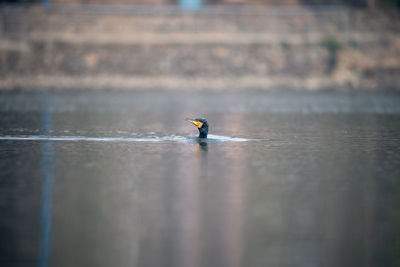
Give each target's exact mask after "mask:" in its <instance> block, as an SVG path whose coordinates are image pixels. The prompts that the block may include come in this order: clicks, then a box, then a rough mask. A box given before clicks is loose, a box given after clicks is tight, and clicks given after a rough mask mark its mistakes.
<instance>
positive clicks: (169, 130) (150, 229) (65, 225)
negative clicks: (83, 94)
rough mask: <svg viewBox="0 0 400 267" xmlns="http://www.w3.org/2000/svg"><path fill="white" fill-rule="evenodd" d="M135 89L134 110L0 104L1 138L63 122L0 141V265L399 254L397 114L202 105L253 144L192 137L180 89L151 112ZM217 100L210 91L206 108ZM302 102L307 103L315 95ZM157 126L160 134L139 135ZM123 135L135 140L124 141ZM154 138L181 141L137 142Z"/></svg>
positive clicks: (381, 258)
mask: <svg viewBox="0 0 400 267" xmlns="http://www.w3.org/2000/svg"><path fill="white" fill-rule="evenodd" d="M97 97H99V96H97ZM142 97H144V100H143V99H141V96H138V95H134V96H132V99H133V100H132V101H133V102H134V103H135V105H133V106H132V105H131V103H130V102H129V103H126V104H123V103H124V102H122V104H121V103H120V102H118V101H122V100H118V101H117V102H116V103H117V104H118V105H117V104H116V103H115V102H113V101H116V100H115V99H114V100H113V99H111V100H110V99H108V98H105V99H103V100H102V101H104V102H105V103H108V102H107V101H111V103H114V104H109V105H103V106H106V107H107V106H108V107H109V109H108V110H106V111H99V110H97V108H98V106H97V105H98V102H96V101H95V102H94V103H92V102H90V101H88V102H87V103H89V104H87V106H86V107H80V108H76V109H72V110H68V111H65V110H66V109H65V106H64V104H63V105H56V106H54V110H51V109H50V110H48V109H45V108H44V107H46V106H45V105H43V109H41V110H40V113H37V112H32V110H29V109H28V111H26V110H24V109H21V110H20V111H18V112H14V111H9V110H8V111H4V110H3V111H1V107H0V112H1V113H0V115H1V116H0V130H1V135H2V136H3V137H4V136H5V135H8V136H11V137H13V136H17V135H18V136H22V135H24V136H28V135H29V136H31V137H35V136H36V137H38V136H41V134H46V133H50V134H51V136H50V137H55V136H60V135H61V134H62V133H63V132H64V131H65V130H68V131H70V132H68V134H69V135H70V137H67V138H64V139H62V140H57V139H51V138H47V139H46V137H45V136H44V138H43V139H33V138H31V139H29V140H18V139H11V138H9V139H6V138H4V139H1V140H0V148H1V149H0V164H1V167H2V168H0V174H1V175H0V178H1V179H0V182H1V183H2V184H1V185H2V188H1V190H2V194H1V195H0V200H1V201H0V205H2V206H0V207H1V208H2V214H5V216H1V217H0V225H2V226H4V227H1V228H0V231H1V230H2V229H7V231H3V232H2V236H4V237H5V238H4V239H6V238H9V239H12V240H13V242H12V243H10V244H11V245H8V243H9V242H7V243H6V242H5V241H2V242H1V243H0V244H1V246H0V259H1V260H3V262H6V261H5V260H4V259H8V261H7V264H8V266H13V265H14V266H15V265H18V259H21V258H25V259H33V260H32V261H33V262H34V263H35V264H33V265H37V264H36V261H38V262H39V265H42V266H43V264H44V263H45V262H46V260H45V259H46V257H47V262H48V265H49V266H61V267H62V266H78V267H79V266H114V265H117V266H174V267H179V266H181V267H185V266H229V267H231V266H232V267H239V266H255V267H257V266H381V265H385V266H390V265H393V263H396V262H398V260H399V255H398V253H397V252H396V251H395V250H390V249H387V248H388V247H394V245H395V238H394V237H396V236H398V234H399V230H398V222H399V217H398V216H397V213H396V211H397V210H398V202H397V200H398V196H399V195H400V185H399V183H398V182H397V180H398V177H399V171H398V170H400V165H399V155H398V151H399V143H400V140H399V135H398V132H399V130H400V121H399V119H398V115H396V114H376V113H374V112H372V113H361V114H360V113H341V114H337V113H313V114H301V115H298V114H297V113H289V114H288V113H286V112H284V113H278V114H276V113H264V111H262V112H259V108H260V107H259V106H257V107H254V108H253V106H252V105H250V104H249V105H248V106H246V108H245V109H244V110H245V111H246V112H242V111H241V112H226V110H227V109H224V107H226V108H229V107H231V106H232V105H233V104H234V103H235V101H233V100H232V101H227V102H221V103H220V105H215V103H213V104H209V105H207V104H205V105H206V106H202V108H203V109H204V108H205V107H206V110H208V112H209V114H205V115H204V116H205V117H207V118H212V119H210V121H211V122H212V126H213V127H212V128H211V131H212V134H215V135H216V136H217V138H214V139H216V140H218V138H219V137H218V136H225V137H227V136H229V137H237V138H239V137H243V136H245V137H254V138H257V139H258V140H257V141H246V142H244V141H243V142H242V141H241V142H239V141H238V140H236V139H235V140H236V141H237V142H236V141H232V140H231V141H229V142H216V141H215V140H214V141H213V140H212V139H213V138H211V140H208V141H206V142H204V141H202V140H196V139H190V140H191V141H190V142H188V141H187V140H188V139H187V138H188V137H190V136H191V134H193V129H192V128H190V127H187V124H185V122H184V121H182V116H181V115H182V114H184V113H189V109H191V108H193V107H190V106H186V105H183V104H180V105H179V104H176V105H174V106H171V105H170V101H173V103H175V102H176V103H177V102H180V100H181V99H182V98H183V97H182V96H180V95H178V96H175V97H176V99H175V98H174V97H171V96H168V97H170V99H167V100H164V102H163V101H162V100H160V99H157V98H156V99H155V101H156V102H157V101H158V103H157V106H152V110H151V112H150V110H148V109H146V107H147V106H148V105H149V103H148V102H147V101H146V99H147V96H142ZM204 97H205V96H204ZM342 97H343V96H340V98H342ZM125 98H126V97H123V98H121V99H125ZM136 98H138V99H136ZM242 98H243V97H242ZM171 99H172V100H171ZM140 100H143V101H140ZM40 101H42V100H40ZM135 101H136V102H135ZM212 101H215V97H214V96H213V97H210V101H208V102H207V101H204V103H209V102H211V103H212ZM243 101H244V102H246V101H249V100H248V99H244V100H243ZM257 101H258V100H257ZM334 101H335V100H333V102H334ZM11 102H12V101H11ZM33 102H34V103H33V104H35V101H33ZM141 102H143V103H142V104H140V103H141ZM249 102H251V101H249ZM224 103H225V104H224ZM265 103H270V102H268V101H266V102H265ZM265 103H264V104H265ZM304 103H305V105H308V106H311V107H312V105H313V98H310V101H309V102H307V101H305V102H304ZM375 103H376V102H375ZM36 104H37V103H36ZM224 105H226V106H224ZM113 106H115V107H116V109H118V110H114V109H112V108H110V107H113ZM195 108H196V107H194V109H195ZM120 109H121V110H120ZM146 110H147V113H146V112H144V111H146ZM165 110H168V112H169V114H167V113H166V112H165ZM221 110H222V111H221ZM42 114H43V116H42ZM170 114H174V115H173V116H170ZM14 121H17V122H18V123H17V124H18V125H20V128H19V129H21V130H18V131H17V130H16V129H17V128H18V127H17V126H16V125H15V123H14ZM149 122H150V125H151V126H149ZM40 125H44V126H42V127H40ZM153 126H154V127H156V128H157V131H158V132H154V133H152V134H148V133H149V132H150V131H151V128H153ZM46 127H47V128H46ZM10 129H11V130H10ZM117 132H119V133H120V134H121V136H115V133H117ZM16 133H18V134H16ZM129 134H132V136H131V137H130V138H132V139H133V140H132V141H126V140H125V138H128V137H127V136H128V135H129ZM133 134H135V135H133ZM139 134H141V135H139ZM76 136H83V137H85V136H86V137H93V138H86V139H80V140H74V139H73V138H74V137H76ZM151 136H158V137H160V136H161V137H162V136H165V137H171V136H174V138H175V137H182V138H185V140H186V141H184V142H181V141H165V140H164V141H161V142H147V141H140V142H138V141H137V140H136V139H135V138H150V137H151ZM211 137H213V135H211ZM68 138H70V139H68ZM96 138H98V139H96ZM103 138H121V139H117V140H115V139H113V141H112V142H111V141H104V140H103ZM107 140H108V139H107ZM174 140H175V139H174ZM194 140H196V141H194ZM54 151H57V157H54ZM39 158H42V164H41V163H39V162H38V159H39ZM35 177H36V178H43V180H41V179H36V180H35ZM24 188H25V189H24ZM46 192H47V193H46ZM40 198H41V200H40ZM36 199H39V200H36ZM31 203H37V204H35V205H36V206H33V207H32V206H31V205H33V204H31ZM4 207H7V208H4ZM35 207H36V208H35ZM39 216H40V218H39ZM7 218H8V219H7ZM10 218H11V219H10ZM39 221H41V225H37V227H36V226H35V227H32V225H35V224H34V223H32V222H36V223H37V224H38V222H39ZM34 229H36V230H34ZM38 229H41V230H40V232H39V230H38ZM35 231H36V232H35ZM10 233H11V234H10ZM50 233H51V235H50ZM50 241H51V242H50ZM39 243H41V245H40V247H41V248H40V249H39V248H38V244H39ZM6 244H7V245H8V246H6ZM31 244H35V246H34V247H33V246H32V245H31ZM46 246H47V249H45V248H46ZM32 247H33V248H32ZM50 248H51V249H50ZM38 250H39V255H40V258H39V259H37V258H36V255H37V253H38ZM32 251H33V252H32ZM46 251H47V252H46ZM32 255H34V256H32ZM46 255H47V256H46ZM9 263H10V264H9Z"/></svg>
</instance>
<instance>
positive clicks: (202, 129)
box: [186, 118, 208, 139]
mask: <svg viewBox="0 0 400 267" xmlns="http://www.w3.org/2000/svg"><path fill="white" fill-rule="evenodd" d="M186 121H188V122H191V123H193V125H195V126H196V127H197V129H199V138H201V139H203V138H207V134H208V123H207V120H206V119H204V118H196V119H189V118H186Z"/></svg>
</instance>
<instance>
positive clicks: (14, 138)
mask: <svg viewBox="0 0 400 267" xmlns="http://www.w3.org/2000/svg"><path fill="white" fill-rule="evenodd" d="M206 140H207V142H212V143H219V142H247V141H251V140H253V139H246V138H237V137H229V136H221V135H209V138H207V139H206ZM0 141H88V142H149V143H157V142H177V143H195V142H197V137H184V136H178V135H169V136H150V137H90V136H44V135H29V136H0Z"/></svg>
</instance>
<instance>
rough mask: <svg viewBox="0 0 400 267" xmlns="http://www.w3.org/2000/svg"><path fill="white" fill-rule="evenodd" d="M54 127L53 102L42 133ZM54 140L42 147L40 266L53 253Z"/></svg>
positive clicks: (45, 262)
mask: <svg viewBox="0 0 400 267" xmlns="http://www.w3.org/2000/svg"><path fill="white" fill-rule="evenodd" d="M51 128H52V106H51V103H49V104H48V106H47V107H46V108H45V109H44V110H43V112H42V120H41V132H42V135H45V136H46V135H47V136H48V135H50V132H51ZM52 142H53V141H51V140H45V141H44V142H43V148H42V161H41V167H42V170H43V178H42V193H41V201H42V205H41V211H40V233H41V237H40V242H39V267H47V266H48V264H49V260H50V253H51V223H52V221H51V218H52V215H51V206H52V187H53V172H54V160H53V157H54V152H53V143H52Z"/></svg>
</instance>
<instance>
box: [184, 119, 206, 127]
mask: <svg viewBox="0 0 400 267" xmlns="http://www.w3.org/2000/svg"><path fill="white" fill-rule="evenodd" d="M186 121H188V122H191V123H193V124H194V125H196V127H197V128H201V127H202V126H203V123H202V122H199V121H198V120H193V119H188V118H186Z"/></svg>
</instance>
